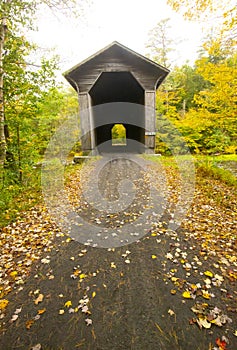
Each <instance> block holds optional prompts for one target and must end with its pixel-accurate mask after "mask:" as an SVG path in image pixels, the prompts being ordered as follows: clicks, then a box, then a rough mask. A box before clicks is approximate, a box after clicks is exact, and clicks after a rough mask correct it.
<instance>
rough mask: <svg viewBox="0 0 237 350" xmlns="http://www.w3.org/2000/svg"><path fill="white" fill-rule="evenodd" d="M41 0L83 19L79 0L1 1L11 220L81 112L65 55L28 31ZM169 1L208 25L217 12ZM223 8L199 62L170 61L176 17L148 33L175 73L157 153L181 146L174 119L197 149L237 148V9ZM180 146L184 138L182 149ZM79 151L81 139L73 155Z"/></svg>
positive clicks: (156, 53) (4, 175)
mask: <svg viewBox="0 0 237 350" xmlns="http://www.w3.org/2000/svg"><path fill="white" fill-rule="evenodd" d="M42 3H43V4H44V5H45V6H46V9H47V10H48V11H61V12H64V13H65V16H67V15H69V14H72V13H73V15H75V16H78V18H79V19H80V11H79V10H78V9H77V6H76V5H77V3H78V2H77V1H74V0H71V1H67V2H65V1H63V0H57V1H48V0H45V1H41V2H40V1H37V0H34V1H33V0H32V1H18V0H14V1H8V0H4V1H2V2H1V5H0V15H1V23H0V170H1V184H0V186H1V192H2V195H1V199H0V209H1V212H4V213H5V214H4V216H3V217H2V219H3V221H4V222H7V221H8V220H11V218H12V217H14V216H15V215H16V214H15V212H18V209H19V207H21V206H22V201H21V194H22V196H24V197H25V198H27V200H26V201H23V202H27V203H28V204H27V205H29V204H31V203H34V201H37V197H39V193H40V169H39V164H40V162H41V161H42V159H43V156H44V152H45V149H46V147H47V144H48V142H49V140H50V138H51V136H52V135H53V133H54V132H55V130H56V129H57V127H58V126H59V125H61V124H62V123H63V122H64V121H65V120H66V118H68V117H70V116H72V115H75V114H77V113H78V100H77V96H76V93H75V92H74V91H73V90H72V89H70V88H69V87H68V86H67V85H66V84H65V85H63V84H61V83H58V81H57V78H56V77H57V74H58V71H59V64H58V62H59V60H60V57H57V56H56V57H55V56H53V54H49V55H44V54H43V53H42V52H41V51H40V50H39V48H37V46H36V45H35V44H34V43H32V42H31V41H29V39H28V38H27V34H26V33H27V30H37V28H36V25H35V23H34V17H35V15H36V13H37V9H38V8H39V6H41V5H42ZM167 3H168V4H169V5H170V6H171V7H173V9H174V10H175V11H178V12H181V13H182V14H183V16H184V17H185V18H186V20H189V21H200V23H202V25H205V23H206V22H207V21H208V19H209V20H210V17H211V16H217V14H216V13H215V11H216V7H217V6H216V5H217V2H216V1H212V0H209V1H206V0H202V1H194V0H193V1H191V2H189V1H186V0H180V1H175V0H168V1H167ZM218 4H219V2H218ZM193 9H195V10H193ZM218 11H219V12H218V25H216V26H215V27H214V28H213V27H210V30H209V31H207V33H206V36H205V38H203V44H202V47H200V51H199V54H198V57H197V58H196V61H195V63H194V64H193V65H190V64H189V63H188V62H187V63H186V64H184V65H182V66H176V65H172V64H171V63H170V61H169V53H170V52H171V51H172V50H173V49H174V46H175V43H174V41H173V39H172V38H171V37H169V34H168V31H167V28H168V27H169V19H164V20H162V21H160V22H159V23H157V26H156V27H155V28H153V29H152V28H151V30H150V32H149V33H148V39H147V43H146V45H147V55H148V57H149V58H151V59H152V60H154V61H155V62H157V63H159V64H161V65H163V66H165V67H167V68H169V69H170V71H171V72H170V74H169V75H168V78H167V79H166V80H165V82H164V83H163V84H162V86H161V87H160V88H159V90H158V91H157V105H156V113H157V124H158V125H159V128H158V129H157V134H156V153H160V154H162V155H170V154H171V151H170V149H169V148H168V146H167V142H166V139H167V138H169V139H170V138H173V140H172V142H173V144H174V145H175V137H176V136H175V135H172V130H169V123H167V120H169V121H170V122H171V123H172V125H174V126H175V127H176V128H177V129H178V130H179V132H180V133H181V135H182V136H183V138H184V139H185V141H186V143H187V145H188V147H189V149H190V152H191V153H192V154H194V155H226V154H229V155H232V154H233V155H234V154H236V152H237V51H236V39H237V23H236V8H235V6H232V2H227V1H226V2H222V3H220V4H219V5H218ZM220 12H221V14H220ZM211 18H213V17H211ZM200 25H201V24H200ZM35 56H37V58H38V60H37V62H36V63H35V61H34V59H32V58H34V57H35ZM61 73H62V72H61ZM178 147H179V146H178V143H177V152H179V150H178ZM80 151H81V150H80V143H78V144H77V146H76V147H75V149H74V150H72V154H73V152H77V153H79V154H80ZM180 152H181V153H182V150H180ZM33 188H34V191H33V190H32V189H33ZM36 194H37V195H36ZM16 198H17V199H16ZM13 203H14V205H13ZM20 203H21V204H20ZM21 209H22V208H21Z"/></svg>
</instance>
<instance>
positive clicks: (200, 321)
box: [197, 318, 211, 329]
mask: <svg viewBox="0 0 237 350" xmlns="http://www.w3.org/2000/svg"><path fill="white" fill-rule="evenodd" d="M197 323H198V325H199V327H200V328H202V327H204V328H207V329H208V328H211V323H210V322H208V321H207V319H206V318H198V319H197Z"/></svg>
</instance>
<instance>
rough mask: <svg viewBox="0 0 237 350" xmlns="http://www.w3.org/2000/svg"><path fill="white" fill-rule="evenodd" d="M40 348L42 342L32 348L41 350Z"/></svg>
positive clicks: (32, 349)
mask: <svg viewBox="0 0 237 350" xmlns="http://www.w3.org/2000/svg"><path fill="white" fill-rule="evenodd" d="M40 349H41V344H36V345H34V346H33V347H32V348H31V350H40Z"/></svg>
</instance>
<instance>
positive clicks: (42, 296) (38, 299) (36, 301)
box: [35, 294, 44, 305]
mask: <svg viewBox="0 0 237 350" xmlns="http://www.w3.org/2000/svg"><path fill="white" fill-rule="evenodd" d="M43 299H44V295H43V294H39V296H38V298H36V299H35V305H38V304H39V303H41V302H42V301H43Z"/></svg>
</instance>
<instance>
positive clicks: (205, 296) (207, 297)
mask: <svg viewBox="0 0 237 350" xmlns="http://www.w3.org/2000/svg"><path fill="white" fill-rule="evenodd" d="M202 296H203V298H205V299H210V297H211V296H210V294H209V293H208V292H206V291H205V290H202Z"/></svg>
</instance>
